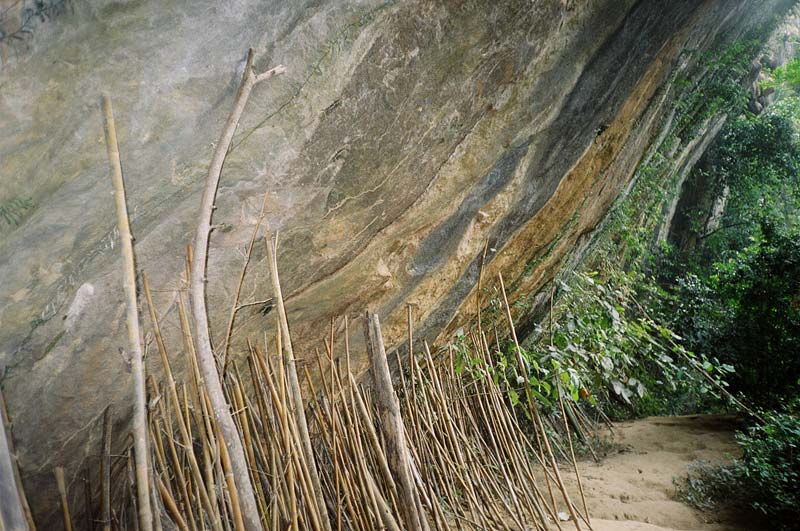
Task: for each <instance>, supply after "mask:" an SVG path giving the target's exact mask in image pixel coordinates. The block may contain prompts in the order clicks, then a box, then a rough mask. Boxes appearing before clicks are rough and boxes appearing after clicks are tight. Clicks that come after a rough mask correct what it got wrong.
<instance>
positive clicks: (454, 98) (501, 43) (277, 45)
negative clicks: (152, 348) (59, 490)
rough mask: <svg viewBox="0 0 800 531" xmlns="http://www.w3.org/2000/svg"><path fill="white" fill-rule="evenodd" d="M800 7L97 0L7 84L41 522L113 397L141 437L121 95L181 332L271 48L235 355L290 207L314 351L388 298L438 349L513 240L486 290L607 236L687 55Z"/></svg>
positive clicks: (152, 235)
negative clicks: (112, 129)
mask: <svg viewBox="0 0 800 531" xmlns="http://www.w3.org/2000/svg"><path fill="white" fill-rule="evenodd" d="M789 4H791V2H789V1H787V0H766V1H763V2H749V1H746V0H705V1H698V0H671V1H669V2H663V1H658V0H643V1H638V2H637V1H633V0H592V1H586V2H574V1H569V0H551V1H548V0H534V1H530V0H526V1H517V2H515V1H502V2H486V3H482V2H463V3H459V2H397V3H392V2H389V3H382V2H377V1H372V0H364V1H356V0H343V1H339V2H324V1H323V2H319V1H303V2H301V1H296V2H277V1H274V0H264V1H256V0H238V1H234V2H225V3H222V2H212V1H207V0H195V1H191V2H188V1H177V0H172V1H163V2H149V3H146V2H127V3H120V2H112V1H103V0H83V1H77V0H75V1H73V2H72V11H71V12H70V13H67V14H64V15H62V16H60V17H57V18H54V19H53V20H51V21H49V22H47V23H44V24H40V25H39V26H37V28H36V30H37V31H36V33H35V34H34V35H33V37H32V39H30V40H29V41H28V42H27V43H20V44H17V45H15V46H17V48H18V49H16V50H15V52H16V53H15V54H12V55H10V56H9V57H10V58H11V59H9V64H6V65H5V66H4V70H3V72H2V74H0V205H2V204H4V202H7V201H12V200H14V199H15V198H30V199H31V200H32V204H33V206H32V207H31V208H29V209H28V210H27V211H25V213H24V216H23V217H22V218H21V219H20V220H19V221H20V224H19V225H18V226H14V225H8V224H4V225H0V367H2V368H3V376H2V385H3V390H4V393H5V395H6V399H7V402H8V405H9V409H10V413H11V416H12V417H13V419H14V435H15V438H16V442H17V447H18V448H19V451H20V456H19V458H20V463H21V466H22V468H23V473H24V476H25V478H26V484H27V485H28V491H29V495H30V497H31V502H32V504H33V506H34V508H35V510H36V513H37V516H38V517H39V518H40V519H41V521H46V522H52V515H53V512H54V511H55V509H56V505H55V503H54V502H53V499H54V498H53V496H52V494H53V493H52V490H51V489H50V485H51V484H52V481H51V477H52V476H51V471H52V468H53V466H55V465H58V464H64V465H67V467H68V468H67V470H68V472H69V473H70V474H72V475H71V477H72V478H74V477H76V476H75V474H76V471H77V470H79V469H80V468H81V466H83V465H86V464H90V463H92V459H94V458H95V456H96V453H97V448H98V435H99V423H98V419H99V418H100V417H101V415H102V412H103V409H104V408H105V406H107V405H109V404H111V405H112V406H113V408H114V411H115V412H116V413H117V414H118V415H119V416H120V419H122V420H120V423H119V425H118V426H116V427H115V428H116V433H117V437H116V440H117V443H118V444H122V441H123V440H124V438H125V432H126V431H127V425H126V424H125V423H124V422H123V421H124V419H125V417H126V414H127V413H128V412H129V409H130V383H131V382H130V375H129V372H128V369H127V366H126V363H125V360H124V355H122V354H121V353H120V348H122V347H124V345H125V340H124V337H125V334H124V326H125V325H124V314H123V311H124V305H123V292H122V287H121V284H120V280H121V263H120V259H119V253H118V248H117V246H116V245H117V243H118V235H117V233H116V231H115V228H114V219H115V218H114V214H113V212H114V210H113V209H114V205H113V201H112V198H111V185H110V180H109V178H108V170H107V161H106V158H105V147H104V144H103V130H102V119H101V114H100V107H99V95H100V94H101V93H103V92H107V93H109V94H110V95H111V96H112V98H113V101H114V107H115V113H116V118H117V123H118V129H119V131H118V133H119V136H120V143H121V148H122V158H123V165H124V171H125V177H126V183H127V189H128V201H129V209H130V211H131V212H132V215H133V227H132V229H133V232H134V234H135V236H136V251H137V255H138V265H139V268H140V269H141V270H143V271H146V272H147V274H148V275H149V277H150V283H151V285H152V286H153V287H154V289H155V290H156V293H155V298H156V306H157V310H158V312H159V315H161V316H162V317H163V319H164V323H165V324H164V326H165V328H166V329H167V330H168V331H171V332H172V333H173V334H174V333H175V330H176V313H177V310H176V306H177V300H178V297H182V296H185V293H183V292H182V291H180V290H181V289H182V288H183V286H184V284H183V283H182V281H181V275H182V273H183V271H184V257H185V251H186V246H187V245H188V244H189V243H190V242H191V237H192V234H193V222H194V220H195V217H196V211H197V208H198V206H199V202H200V190H201V186H202V184H203V183H202V181H203V177H204V172H205V169H206V165H207V164H208V162H209V160H210V157H211V154H212V151H213V147H214V142H216V139H217V136H218V134H219V131H220V129H221V126H222V123H223V122H224V120H225V118H226V116H227V113H228V112H229V110H230V107H231V105H232V100H233V96H234V94H235V91H236V86H237V83H238V80H239V78H240V75H241V72H240V69H241V68H242V66H243V61H244V58H245V53H246V50H247V48H248V47H251V46H252V47H254V48H255V49H256V50H257V53H258V55H259V57H260V58H261V59H260V60H259V61H258V62H257V66H258V68H259V69H261V68H267V67H269V66H272V65H275V64H277V63H283V64H285V65H286V66H287V68H288V73H287V74H286V75H284V76H281V77H279V78H276V79H274V80H271V81H269V82H267V83H264V84H262V85H259V87H257V89H256V91H255V93H254V94H253V96H252V98H251V100H250V103H249V104H248V107H247V110H246V112H245V116H244V118H243V120H242V122H241V124H240V127H239V130H238V133H237V135H236V137H235V139H234V144H233V148H232V150H231V152H230V154H229V156H228V158H227V161H226V164H225V168H224V172H223V177H222V184H221V186H220V190H219V199H218V202H217V207H218V208H217V210H216V214H215V222H216V223H218V224H219V225H220V226H219V228H218V229H217V230H216V231H215V233H214V235H213V237H212V252H211V256H210V257H209V263H208V270H209V303H210V307H211V318H212V329H213V330H215V331H216V336H217V339H218V342H219V343H222V336H223V335H224V333H223V332H224V329H225V324H226V321H227V316H228V312H229V308H230V305H231V302H232V298H233V294H234V292H235V289H236V283H237V281H238V276H239V271H240V270H241V267H242V262H243V256H242V250H243V248H244V247H245V246H246V244H247V242H248V241H249V239H250V236H251V233H252V231H253V229H254V227H255V224H256V222H257V220H258V217H259V211H260V210H261V205H262V202H263V201H264V197H265V195H264V194H266V199H265V200H266V211H267V216H266V218H267V222H268V224H269V226H270V227H271V228H272V229H273V230H279V232H280V237H281V242H280V253H279V257H278V259H279V264H280V268H281V271H282V281H283V283H284V293H286V294H288V300H287V306H288V310H289V312H290V319H291V321H292V325H293V330H292V331H293V334H294V337H295V342H296V343H297V348H296V350H297V351H299V352H308V347H309V346H310V345H314V344H316V343H317V342H319V341H321V339H322V337H323V336H324V335H325V332H324V330H325V328H326V326H327V323H328V322H329V320H330V319H331V318H332V317H336V316H343V315H350V316H352V317H355V316H358V315H360V314H361V313H362V311H363V310H364V309H365V308H366V307H367V306H369V307H370V308H372V309H373V310H374V311H377V312H379V313H380V314H381V316H382V321H383V322H384V323H385V325H386V330H385V333H386V335H387V342H388V343H389V344H397V343H398V342H399V341H401V339H402V335H403V327H404V324H403V323H404V318H405V317H404V316H405V304H406V303H411V304H413V305H415V306H414V320H415V324H416V326H417V328H418V331H419V334H420V336H421V337H427V338H428V339H430V340H434V339H436V338H437V337H440V336H441V335H442V334H447V333H448V326H450V325H452V324H453V323H457V322H463V321H465V320H467V319H469V318H470V315H471V313H472V311H473V308H474V306H475V301H474V297H473V298H470V294H472V293H474V291H475V284H476V281H477V277H478V272H479V269H480V264H481V262H482V258H481V257H482V255H483V250H484V246H485V245H486V243H487V242H488V252H487V256H486V269H485V275H486V277H487V278H492V277H493V276H494V275H495V274H496V273H497V272H498V271H501V270H502V271H503V272H504V275H505V277H506V279H507V280H508V282H509V283H510V284H512V285H513V289H512V293H511V297H512V299H516V298H517V297H520V296H527V295H529V294H531V293H535V291H536V290H537V288H539V287H541V285H542V284H543V283H545V282H546V281H547V280H548V279H549V278H550V277H551V276H552V274H553V273H554V271H555V270H556V269H557V268H558V266H559V264H561V263H562V262H563V260H564V258H565V257H566V256H567V255H568V254H569V253H570V250H571V249H572V248H573V247H574V245H575V242H576V241H577V240H578V238H579V237H580V236H581V235H583V234H586V233H587V232H589V231H591V230H592V229H593V228H594V227H595V226H596V225H597V223H598V222H599V221H600V220H601V219H602V217H603V215H604V214H605V213H606V211H607V210H608V208H609V205H610V204H611V203H612V202H613V200H614V198H615V197H616V196H617V195H618V193H619V192H620V190H621V189H622V188H623V187H624V185H625V184H626V183H627V182H628V180H629V179H630V177H631V175H632V173H633V170H634V169H635V167H636V164H637V162H638V161H639V159H640V157H641V155H642V153H643V152H644V150H645V149H646V148H647V147H648V145H649V144H650V142H651V141H652V139H653V138H654V137H655V135H656V134H657V133H658V132H659V130H660V128H661V127H662V121H663V117H664V114H665V111H666V109H668V107H669V105H670V103H671V99H670V96H669V91H668V90H667V84H668V81H669V79H670V78H671V76H672V74H674V73H675V71H676V70H678V69H684V70H685V69H686V68H687V67H688V66H689V65H690V63H691V61H692V60H691V56H690V55H689V54H687V53H685V52H686V51H687V50H695V49H707V48H710V47H711V46H712V45H716V44H718V43H719V42H722V41H729V40H731V39H734V38H736V37H737V36H738V35H740V34H742V33H743V32H745V31H746V30H749V29H752V28H754V27H756V26H757V25H759V24H761V23H762V22H764V21H766V20H768V19H769V17H770V16H772V15H773V14H775V13H777V12H779V11H780V10H783V9H785V8H786V7H787V6H788V5H789ZM0 223H2V221H0ZM263 259H264V252H263V246H257V247H256V249H255V252H254V254H253V260H252V261H251V264H250V270H249V271H250V272H249V274H248V276H247V278H246V281H245V284H244V288H243V290H242V294H241V300H242V302H251V301H256V300H262V299H267V298H268V297H269V296H270V291H269V287H268V282H266V278H265V275H266V274H267V271H266V267H265V264H264V263H263ZM262 309H263V308H262V307H260V306H252V307H247V308H245V309H244V310H242V312H240V314H239V320H238V321H237V329H236V335H237V337H239V338H243V337H245V336H246V335H247V334H248V333H252V334H253V335H254V337H260V336H261V334H262V332H263V330H264V329H265V328H267V329H269V330H272V329H273V328H272V327H273V323H272V321H271V318H272V316H269V317H265V316H264V315H263V312H261V311H260V310H262ZM459 314H461V315H460V317H459ZM359 336H360V332H359V333H358V334H356V333H354V334H353V337H354V340H355V339H356V338H357V337H359ZM178 344H179V343H175V345H176V347H175V353H174V354H175V357H176V360H180V359H181V357H182V356H181V354H180V352H179V350H178V347H177V345H178ZM356 350H358V349H357V348H356ZM232 351H233V352H234V353H235V351H236V346H234V348H233V349H232ZM357 356H360V355H357ZM355 361H356V363H357V366H362V365H363V363H364V361H365V360H364V359H363V357H358V358H357V359H356V360H355ZM176 363H179V361H176ZM150 368H151V370H152V371H154V372H155V373H158V370H159V368H158V365H157V363H156V362H155V360H151V367H150ZM45 487H46V488H45Z"/></svg>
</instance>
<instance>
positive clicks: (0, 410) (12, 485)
mask: <svg viewBox="0 0 800 531" xmlns="http://www.w3.org/2000/svg"><path fill="white" fill-rule="evenodd" d="M6 422H7V421H6V415H5V407H4V404H3V394H2V391H0V529H35V528H33V527H31V526H30V524H29V523H28V521H27V519H26V514H27V513H26V510H25V508H26V506H27V502H26V501H25V492H24V491H23V489H22V484H21V483H20V482H19V480H18V474H19V472H18V470H17V464H16V457H15V455H14V445H13V443H12V440H11V430H10V429H6Z"/></svg>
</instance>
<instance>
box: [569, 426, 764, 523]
mask: <svg viewBox="0 0 800 531" xmlns="http://www.w3.org/2000/svg"><path fill="white" fill-rule="evenodd" d="M734 430H735V424H734V421H733V419H732V418H731V417H721V416H705V415H693V416H685V417H650V418H646V419H642V420H637V421H633V422H624V423H619V424H617V425H616V427H615V429H614V434H613V440H614V442H616V443H617V444H618V445H621V448H623V450H621V452H617V453H614V452H612V453H611V454H609V455H608V456H607V457H605V458H604V459H603V460H602V461H601V462H600V463H594V462H593V461H590V462H583V463H579V469H580V470H581V475H582V478H583V487H584V492H585V494H586V498H587V504H588V506H589V514H590V515H591V516H592V527H593V528H594V530H595V531H677V530H680V531H690V530H691V531H744V530H747V531H759V530H760V529H761V528H760V527H753V525H752V524H746V523H744V522H743V521H742V519H741V518H740V517H739V516H738V515H734V514H731V513H725V514H718V513H712V512H702V511H698V510H695V509H693V508H692V507H690V506H688V505H686V504H684V503H682V502H680V501H677V500H676V499H675V485H674V484H673V481H672V480H673V478H675V477H684V476H685V475H686V473H687V471H688V468H687V467H688V466H689V464H691V463H692V462H694V461H696V460H698V459H702V460H705V461H710V462H721V461H726V460H728V459H730V458H731V457H732V456H734V455H735V454H736V444H735V441H734V437H733V433H734ZM564 472H565V475H566V470H565V471H564ZM571 476H572V479H571V480H570V483H571V484H572V485H571V490H575V480H574V474H572V475H571ZM575 500H576V501H577V500H580V498H578V497H577V492H576V498H575ZM562 525H564V524H562ZM567 528H568V526H565V527H564V529H565V530H566V529H567ZM569 528H570V529H574V527H569Z"/></svg>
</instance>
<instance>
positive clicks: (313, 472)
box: [267, 235, 331, 531]
mask: <svg viewBox="0 0 800 531" xmlns="http://www.w3.org/2000/svg"><path fill="white" fill-rule="evenodd" d="M277 254H278V253H277V248H276V241H275V240H273V239H272V238H271V237H269V235H268V237H267V262H269V271H270V278H271V280H272V296H273V298H274V299H275V304H276V306H277V308H278V322H279V324H280V333H281V335H282V336H283V351H284V364H285V365H286V370H287V379H288V381H289V392H290V399H291V403H292V406H293V410H294V411H293V412H294V416H295V422H296V423H297V427H298V429H299V431H300V439H301V442H302V445H303V454H305V458H306V462H307V463H308V471H309V475H310V476H311V483H312V487H313V489H314V495H315V497H316V501H317V506H318V507H319V510H320V512H321V513H322V514H321V520H322V522H321V523H322V526H323V528H324V529H325V531H331V522H330V519H329V517H328V513H327V510H326V508H325V507H326V506H325V497H324V495H323V493H322V482H321V481H320V478H319V473H318V472H317V465H316V461H315V459H314V451H313V449H312V448H311V437H310V436H309V434H308V423H307V422H306V414H305V409H304V406H303V397H302V396H301V395H300V381H299V380H298V378H297V366H296V365H295V358H294V351H293V349H292V338H291V336H290V335H289V320H288V318H287V316H286V307H285V306H284V304H283V293H282V292H281V281H280V277H278V258H277Z"/></svg>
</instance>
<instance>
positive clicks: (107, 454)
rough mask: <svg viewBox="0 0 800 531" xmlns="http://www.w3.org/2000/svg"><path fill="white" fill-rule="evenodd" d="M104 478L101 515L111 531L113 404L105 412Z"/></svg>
mask: <svg viewBox="0 0 800 531" xmlns="http://www.w3.org/2000/svg"><path fill="white" fill-rule="evenodd" d="M100 476H101V478H102V487H101V489H102V490H101V493H102V494H101V497H100V515H101V518H102V524H103V531H111V406H108V407H106V410H105V411H104V412H103V454H102V460H101V461H100Z"/></svg>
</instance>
